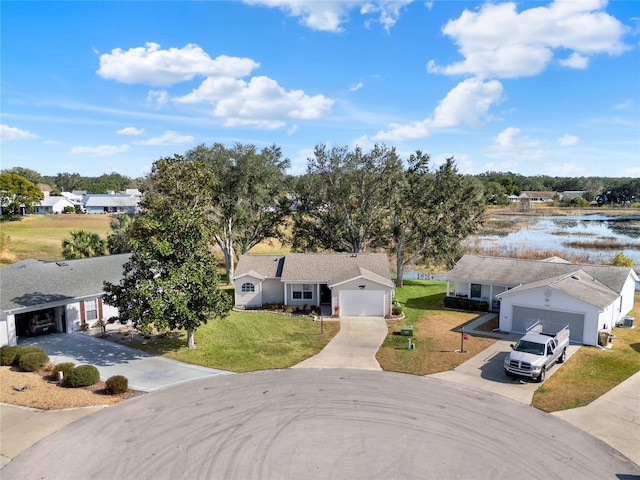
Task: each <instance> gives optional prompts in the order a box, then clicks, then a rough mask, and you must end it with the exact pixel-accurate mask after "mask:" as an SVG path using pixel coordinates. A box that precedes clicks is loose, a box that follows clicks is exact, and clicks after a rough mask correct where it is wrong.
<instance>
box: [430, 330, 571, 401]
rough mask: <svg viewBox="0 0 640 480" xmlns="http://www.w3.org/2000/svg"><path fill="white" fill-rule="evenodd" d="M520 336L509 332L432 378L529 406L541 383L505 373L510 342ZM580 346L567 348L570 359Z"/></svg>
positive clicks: (556, 368)
mask: <svg viewBox="0 0 640 480" xmlns="http://www.w3.org/2000/svg"><path fill="white" fill-rule="evenodd" d="M520 337H521V335H508V336H506V337H505V338H504V339H503V340H498V341H497V342H496V343H494V344H493V345H491V346H490V347H489V348H487V349H486V350H483V351H482V352H480V353H479V354H477V355H476V356H474V357H471V358H469V359H468V360H466V361H465V362H464V363H463V364H461V365H459V366H457V367H456V368H454V369H453V370H449V371H446V372H440V373H435V374H433V375H430V377H435V378H440V379H442V380H448V381H450V382H456V383H460V384H462V385H466V386H469V387H474V388H480V389H482V390H486V391H488V392H493V393H497V394H499V395H502V396H504V397H507V398H511V399H512V400H516V401H518V402H522V403H525V404H527V405H530V404H531V401H532V400H533V394H534V393H535V391H536V390H537V389H538V387H539V386H540V384H539V383H537V382H535V381H531V380H529V379H522V378H517V377H508V376H507V375H505V373H504V366H503V362H504V359H505V357H506V356H507V355H508V354H509V352H510V351H511V344H513V343H516V342H517V341H518V339H519V338H520ZM578 348H580V347H579V346H577V345H570V346H569V348H567V359H569V358H570V357H571V356H572V355H573V354H574V353H575V352H577V351H578ZM461 355H464V354H461ZM560 367H561V365H559V364H556V365H554V366H553V367H552V368H551V369H549V370H548V371H547V378H550V377H551V376H552V375H553V374H554V373H555V372H556V371H558V368H560Z"/></svg>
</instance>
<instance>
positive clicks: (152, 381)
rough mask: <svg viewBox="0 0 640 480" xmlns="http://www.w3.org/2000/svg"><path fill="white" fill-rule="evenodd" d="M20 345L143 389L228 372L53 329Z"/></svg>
mask: <svg viewBox="0 0 640 480" xmlns="http://www.w3.org/2000/svg"><path fill="white" fill-rule="evenodd" d="M20 345H37V346H39V347H42V348H43V349H44V350H45V352H47V355H49V358H50V360H51V362H52V363H62V362H73V363H75V364H76V365H85V364H90V365H95V366H96V367H97V368H98V370H99V371H100V378H101V379H102V380H106V379H107V378H109V377H111V376H113V375H124V376H125V377H127V379H128V380H129V388H131V389H134V390H142V391H144V392H151V391H154V390H159V389H163V388H167V387H170V386H173V385H177V384H179V383H183V382H187V381H190V380H197V379H201V378H206V377H213V376H217V375H224V374H228V373H230V372H226V371H224V370H216V369H213V368H206V367H201V366H198V365H190V364H187V363H183V362H178V361H176V360H171V359H168V358H165V357H161V356H159V355H152V354H149V353H145V352H142V351H140V350H136V349H134V348H131V347H127V346H125V345H120V344H117V343H113V342H109V341H107V340H102V339H99V338H95V337H92V336H91V335H86V334H82V333H73V334H64V333H52V334H49V335H43V336H41V337H33V338H28V339H25V340H22V341H21V342H20Z"/></svg>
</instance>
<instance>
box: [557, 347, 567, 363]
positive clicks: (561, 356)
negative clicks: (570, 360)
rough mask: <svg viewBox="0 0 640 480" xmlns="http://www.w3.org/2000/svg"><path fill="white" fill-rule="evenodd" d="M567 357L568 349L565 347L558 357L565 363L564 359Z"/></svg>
mask: <svg viewBox="0 0 640 480" xmlns="http://www.w3.org/2000/svg"><path fill="white" fill-rule="evenodd" d="M566 359H567V349H566V348H565V349H564V350H563V351H562V355H560V357H558V363H564V361H565V360H566Z"/></svg>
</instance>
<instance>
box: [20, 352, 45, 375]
mask: <svg viewBox="0 0 640 480" xmlns="http://www.w3.org/2000/svg"><path fill="white" fill-rule="evenodd" d="M47 363H49V356H48V355H47V354H46V353H45V352H44V350H42V349H40V351H39V352H29V353H24V354H22V355H21V356H20V360H19V361H18V368H20V370H22V371H23V372H35V371H36V370H40V369H41V368H42V367H44V366H45V365H46V364H47Z"/></svg>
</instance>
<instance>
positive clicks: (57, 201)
mask: <svg viewBox="0 0 640 480" xmlns="http://www.w3.org/2000/svg"><path fill="white" fill-rule="evenodd" d="M65 207H70V208H73V209H75V206H74V204H73V202H71V201H70V200H69V199H67V198H65V197H56V196H47V197H45V199H44V200H42V201H41V202H40V203H38V204H36V205H34V207H33V212H34V213H62V212H64V209H65Z"/></svg>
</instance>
